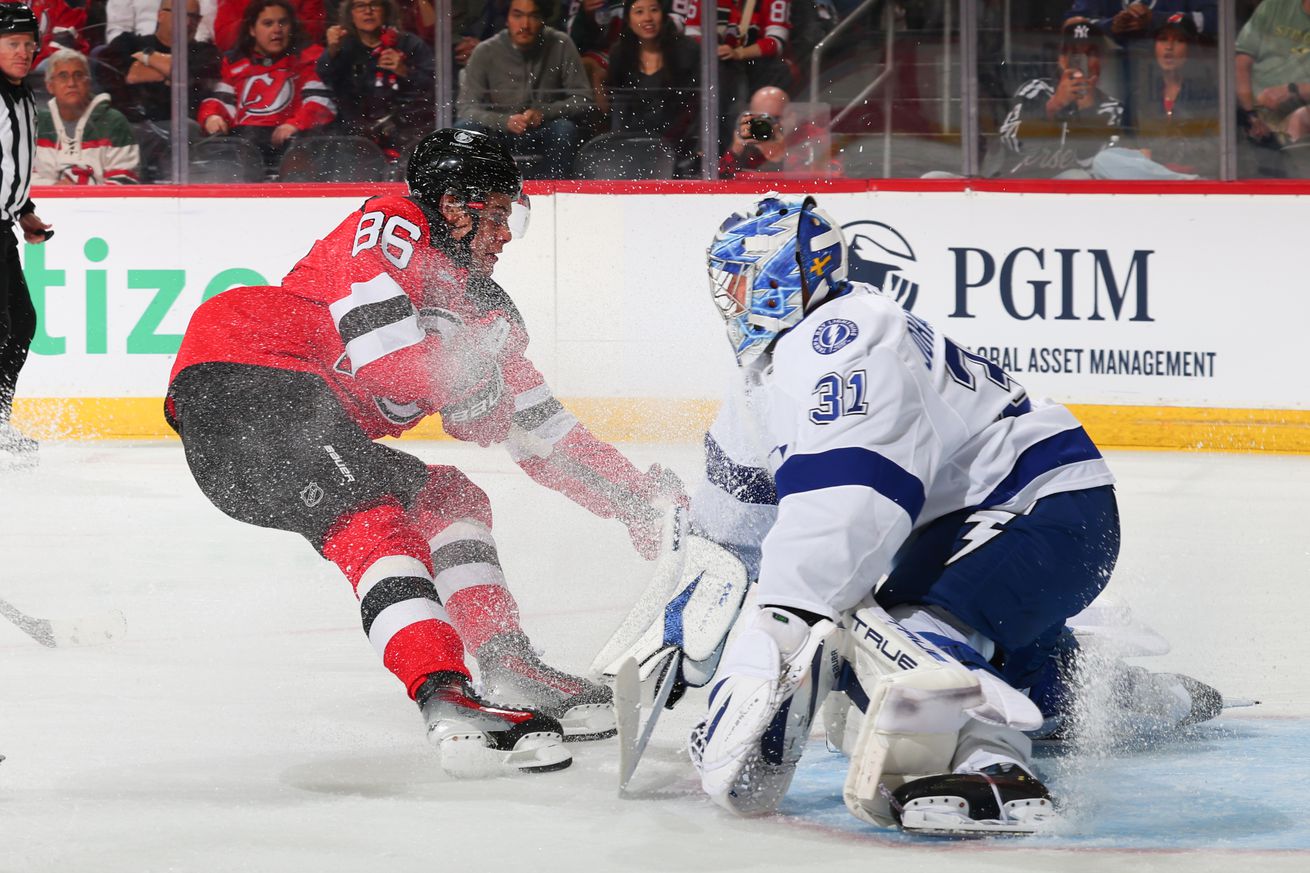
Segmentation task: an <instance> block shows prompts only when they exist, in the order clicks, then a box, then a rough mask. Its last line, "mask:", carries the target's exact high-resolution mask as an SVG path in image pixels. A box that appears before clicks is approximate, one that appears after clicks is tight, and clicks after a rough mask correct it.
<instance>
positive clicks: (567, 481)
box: [503, 334, 648, 518]
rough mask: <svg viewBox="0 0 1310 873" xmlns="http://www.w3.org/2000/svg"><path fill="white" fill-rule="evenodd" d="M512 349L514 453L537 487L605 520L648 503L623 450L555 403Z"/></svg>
mask: <svg viewBox="0 0 1310 873" xmlns="http://www.w3.org/2000/svg"><path fill="white" fill-rule="evenodd" d="M525 345H526V334H523V343H522V345H515V346H511V352H512V354H510V355H508V356H507V357H506V359H505V362H504V365H503V370H504V373H505V384H506V388H507V389H508V390H507V392H506V393H507V394H509V395H510V396H511V397H510V399H511V400H512V402H513V404H514V414H513V418H512V419H511V427H510V429H509V437H508V443H509V452H510V456H511V457H512V458H513V459H514V461H515V463H517V464H518V465H519V467H521V468H522V469H523V471H524V472H525V473H527V474H528V475H529V476H531V477H532V478H533V479H534V480H536V481H537V482H538V483H540V484H542V485H545V486H546V487H548V488H551V489H553V490H555V491H558V492H560V493H561V494H563V495H564V496H565V497H568V498H569V499H570V500H572V501H574V502H575V503H577V504H579V505H580V506H582V507H584V508H586V509H587V510H589V511H591V512H592V513H594V514H595V515H598V516H600V517H601V518H615V517H617V518H627V517H629V516H630V515H631V514H632V512H633V511H634V507H638V506H640V505H644V504H646V503H647V502H648V501H647V499H646V498H645V497H644V496H643V494H642V493H641V489H642V488H643V477H642V474H641V472H640V471H638V470H637V468H636V467H634V466H632V462H630V461H629V460H628V459H627V458H625V457H624V456H623V455H622V454H620V453H619V451H618V449H616V448H614V447H613V446H611V445H610V444H609V443H606V442H603V441H602V440H599V439H597V438H596V436H595V435H594V434H592V432H591V431H589V430H587V428H586V427H585V426H583V424H582V423H581V422H579V421H578V419H577V418H576V417H574V415H573V413H571V412H569V411H568V410H567V409H565V408H564V406H563V404H561V403H560V402H559V400H557V399H556V398H555V395H554V393H553V392H552V391H551V389H550V386H549V385H547V384H546V380H545V379H544V378H543V377H542V375H541V373H540V372H538V370H537V368H536V367H534V366H533V365H532V363H531V361H529V360H528V359H527V357H526V356H525V355H524V354H523V352H524V349H523V346H525Z"/></svg>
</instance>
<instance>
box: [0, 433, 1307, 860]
mask: <svg viewBox="0 0 1310 873" xmlns="http://www.w3.org/2000/svg"><path fill="white" fill-rule="evenodd" d="M405 446H406V448H408V449H409V450H411V451H414V452H415V453H417V454H419V455H421V456H422V457H424V458H425V459H426V460H428V461H430V462H443V463H456V464H458V465H459V466H460V467H461V468H462V469H464V470H465V471H466V472H467V473H469V475H470V476H471V477H472V478H473V479H474V480H475V481H476V482H477V483H478V484H479V485H481V486H482V487H483V488H485V489H486V490H487V492H488V493H489V494H490V495H491V498H492V504H493V507H494V508H495V511H496V533H497V537H498V538H499V541H500V545H501V557H502V560H503V562H504V565H505V571H506V574H507V575H508V577H509V579H510V581H511V585H512V586H513V587H514V589H515V591H516V593H517V595H518V597H519V599H520V602H521V604H522V606H523V612H524V618H525V623H526V625H527V627H528V630H529V631H530V632H531V633H532V635H533V637H534V639H535V641H536V642H537V644H538V645H539V646H542V647H544V648H545V649H546V652H547V656H548V658H549V659H550V660H551V661H552V662H554V663H557V664H559V665H560V666H564V667H569V668H573V669H579V670H580V669H583V668H585V666H586V665H587V664H589V663H590V661H591V657H592V655H593V654H594V653H595V652H596V650H597V649H598V648H599V647H600V645H601V644H602V643H603V642H604V640H605V638H606V637H607V635H608V632H609V630H610V629H611V628H612V627H613V626H614V625H615V624H617V622H618V621H619V620H620V618H622V616H623V614H624V612H625V611H626V609H627V607H628V606H629V605H630V604H631V602H632V601H633V600H634V599H635V598H636V596H637V594H638V592H639V591H640V589H641V587H642V585H643V584H644V581H645V576H646V574H647V572H648V569H647V568H648V565H646V564H644V562H642V561H641V560H640V559H638V558H636V557H635V556H634V555H633V554H632V552H631V550H630V548H629V546H628V543H627V537H626V534H625V533H624V531H623V529H622V527H621V526H620V525H618V524H617V523H615V522H612V521H610V522H606V521H600V520H597V519H595V518H593V517H591V516H590V515H588V514H587V513H585V512H584V511H583V510H581V509H579V508H578V507H576V506H574V505H572V504H571V503H569V502H568V501H567V500H565V499H564V498H562V497H559V496H558V495H555V494H553V493H551V492H548V491H545V490H543V489H542V488H540V487H538V486H536V485H535V484H533V483H532V482H531V481H530V480H528V479H527V477H526V476H524V475H522V474H521V473H519V472H518V471H517V469H516V468H515V467H513V465H512V464H511V463H510V462H509V461H508V459H507V458H506V457H505V456H504V455H503V454H502V453H498V452H496V451H494V450H479V449H477V448H475V447H465V446H459V445H451V444H446V443H441V444H437V443H431V444H424V443H418V444H405ZM628 452H629V454H630V456H631V457H633V458H634V460H636V461H638V462H639V463H642V464H645V463H650V462H652V461H657V460H658V461H661V462H664V463H670V464H671V465H672V466H673V467H674V468H675V469H677V470H678V471H679V472H681V473H683V474H684V476H687V477H690V476H691V475H692V473H693V471H694V466H695V464H696V461H697V451H696V449H694V448H693V447H689V446H677V447H672V448H661V447H651V446H632V447H629V449H628ZM1110 460H1111V463H1112V464H1113V466H1114V468H1115V471H1116V473H1117V474H1118V475H1119V477H1120V501H1121V509H1122V512H1123V522H1124V548H1123V557H1122V560H1121V563H1120V569H1119V572H1118V573H1117V574H1116V578H1115V580H1114V582H1113V583H1112V588H1113V590H1114V591H1116V593H1117V594H1118V595H1119V596H1120V597H1121V598H1123V599H1125V600H1126V601H1127V602H1129V603H1130V604H1131V605H1132V607H1133V610H1134V612H1135V614H1136V616H1137V617H1138V618H1139V619H1141V620H1143V621H1146V622H1147V623H1149V624H1151V625H1152V626H1154V627H1155V628H1156V629H1157V630H1159V631H1160V632H1162V633H1163V634H1164V635H1165V636H1166V637H1167V638H1168V639H1169V640H1170V642H1171V643H1172V645H1173V649H1172V651H1171V652H1170V653H1169V654H1167V655H1164V656H1161V657H1158V658H1153V659H1151V665H1152V666H1153V667H1155V668H1159V669H1178V670H1184V671H1186V672H1189V673H1192V674H1193V675H1196V676H1197V677H1199V678H1202V679H1205V680H1207V681H1209V682H1211V683H1213V684H1214V685H1216V686H1218V687H1219V688H1220V689H1221V690H1223V691H1225V692H1226V693H1228V694H1230V695H1234V696H1242V697H1255V698H1259V699H1260V700H1262V701H1264V703H1263V704H1262V705H1261V706H1260V707H1257V708H1255V709H1252V710H1238V711H1234V712H1233V713H1230V714H1229V715H1226V716H1225V717H1223V718H1222V719H1220V720H1219V721H1218V722H1216V723H1213V724H1211V725H1206V726H1204V727H1202V728H1200V729H1198V730H1197V731H1195V732H1194V733H1192V734H1191V735H1189V736H1187V737H1185V738H1182V739H1179V740H1176V741H1174V742H1171V743H1169V744H1165V745H1163V746H1159V747H1156V748H1150V749H1140V748H1134V749H1117V750H1116V749H1109V750H1097V751H1096V752H1087V753H1085V754H1082V755H1081V756H1080V755H1078V754H1074V755H1073V756H1068V755H1065V756H1057V755H1050V754H1044V755H1043V757H1042V759H1041V761H1040V764H1041V767H1042V769H1043V773H1044V774H1045V775H1047V776H1048V777H1049V778H1050V779H1051V782H1052V784H1053V785H1054V787H1055V788H1056V789H1057V790H1058V791H1060V792H1061V793H1062V794H1063V795H1064V796H1065V797H1066V798H1067V799H1068V800H1070V801H1071V803H1072V814H1071V822H1070V825H1069V827H1068V828H1066V829H1065V831H1064V832H1062V833H1060V834H1057V835H1054V836H1051V837H1046V838H1043V839H1040V840H1027V841H1024V840H1003V841H993V842H987V843H980V842H976V841H973V842H943V841H927V840H924V839H917V840H910V839H906V838H904V837H901V836H898V835H896V834H891V833H887V832H882V831H877V830H874V829H872V828H869V827H866V826H864V825H862V824H860V823H859V822H857V821H856V820H855V819H853V818H851V817H850V816H849V815H848V814H846V812H845V811H844V809H843V808H842V806H841V800H840V781H841V774H842V772H843V767H844V764H843V763H842V761H841V759H839V758H837V757H835V756H831V755H828V754H827V753H826V752H824V750H823V749H822V746H821V744H818V745H817V746H816V747H815V748H814V749H812V750H811V752H810V754H808V755H807V757H806V760H805V761H804V762H803V764H802V770H801V772H800V774H799V775H798V777H797V782H796V785H795V788H794V790H793V792H792V795H791V796H790V797H789V798H788V800H787V802H786V805H785V807H784V810H783V814H781V815H779V816H775V817H772V818H768V819H761V820H750V821H746V820H736V819H733V818H731V817H729V816H727V815H726V814H723V813H720V812H719V811H718V810H717V809H715V808H714V807H712V806H711V805H710V804H709V803H708V802H707V801H706V800H704V799H703V798H702V797H701V796H700V795H699V793H698V791H697V788H696V783H695V781H694V779H693V776H692V771H691V768H690V765H689V764H688V763H687V761H686V756H685V752H684V751H683V745H684V738H685V736H686V731H687V728H688V727H689V726H690V723H691V722H692V720H693V719H694V717H695V716H696V715H697V712H698V708H697V706H696V704H697V703H698V702H699V701H698V700H696V699H689V700H688V702H687V703H685V704H683V705H681V706H680V707H679V708H678V709H677V710H675V711H673V712H671V713H668V714H667V715H666V717H665V718H664V720H662V721H661V723H660V726H659V728H658V730H657V732H656V736H655V739H654V740H653V741H652V747H651V749H650V751H649V754H648V759H647V760H646V761H644V762H643V764H642V767H641V769H640V770H639V771H638V773H637V775H636V777H635V779H634V781H633V786H632V787H633V789H634V790H635V792H636V797H634V798H632V799H626V800H619V799H618V798H617V796H616V792H615V782H616V775H615V773H616V769H617V761H616V752H615V749H614V746H613V744H612V743H591V744H581V745H578V746H575V747H574V751H575V764H574V766H573V767H572V768H571V769H569V770H567V771H564V772H562V773H556V774H549V775H542V776H536V777H520V778H516V779H499V780H493V781H487V782H455V781H451V780H448V779H446V778H445V777H444V776H443V775H442V774H441V771H440V769H439V768H438V766H437V761H436V755H435V751H434V750H433V749H431V748H430V747H429V746H428V745H427V744H426V742H425V740H424V738H423V731H422V728H421V725H420V722H419V718H418V714H417V711H416V709H415V708H414V706H413V704H412V703H410V702H409V701H408V700H407V699H406V698H405V695H404V693H403V691H402V690H401V688H400V686H399V683H397V682H396V681H395V680H394V679H393V678H392V677H391V676H390V674H388V673H387V672H386V671H385V670H384V669H383V668H382V666H381V664H380V663H379V661H378V659H377V657H376V655H375V654H374V652H373V650H372V649H371V648H370V646H369V645H368V642H367V641H366V639H365V638H364V636H363V634H362V632H361V630H360V626H359V618H358V612H357V608H356V605H355V602H354V599H353V597H352V595H351V594H350V591H349V586H348V585H347V584H346V582H345V581H344V580H343V579H342V578H341V577H340V576H339V575H338V574H337V572H336V571H335V570H334V569H333V568H332V567H331V566H330V565H328V564H326V563H325V562H323V561H322V560H320V559H319V558H318V557H317V556H316V555H315V553H314V552H313V550H312V549H311V548H309V546H308V545H306V544H305V543H304V542H303V541H301V540H299V539H298V538H297V537H295V536H293V535H290V534H285V533H279V532H274V531H264V530H259V529H256V528H252V527H247V526H245V525H242V524H239V523H238V522H235V521H232V520H230V519H228V518H226V517H224V516H223V515H221V514H220V513H219V512H218V511H217V510H215V509H213V508H212V507H211V506H210V505H209V504H208V503H207V502H206V501H205V500H204V498H203V497H202V496H201V495H200V493H199V491H198V490H197V489H196V487H195V486H194V485H193V484H192V482H191V480H190V477H189V475H188V473H187V470H186V465H185V462H184V459H183V457H182V452H181V450H180V448H179V447H178V445H177V444H176V443H142V444H126V443H92V444H64V445H47V446H45V447H43V449H42V461H41V466H40V468H38V469H37V470H35V471H31V472H9V473H2V474H0V495H2V496H0V554H3V569H2V570H0V597H4V598H5V599H7V600H10V601H12V602H13V603H15V604H16V605H18V606H19V607H21V608H22V609H24V610H26V611H27V612H29V613H32V614H34V615H38V616H42V617H76V616H78V615H83V614H92V613H95V612H97V611H99V610H105V609H113V608H116V609H121V610H122V611H123V612H124V613H125V614H126V615H127V617H128V631H127V635H126V637H125V638H124V639H123V640H121V641H116V642H112V643H109V644H107V645H103V646H98V647H93V648H77V649H64V650H60V649H45V648H42V647H41V646H39V645H37V644H36V643H34V642H33V641H32V640H30V639H28V638H27V637H26V636H24V635H23V634H22V633H21V632H19V631H18V630H17V629H15V628H13V627H11V626H9V625H8V624H7V623H0V752H2V753H3V754H5V755H7V756H8V760H6V761H4V763H3V764H0V871H6V873H9V871H13V873H18V871H22V873H28V871H33V873H35V871H61V873H77V871H95V873H115V871H132V873H143V871H188V873H189V871H195V873H220V871H237V870H240V871H257V873H262V871H312V873H334V871H343V873H344V871H349V873H361V871H373V870H379V871H382V870H385V871H397V873H402V871H406V873H407V871H432V873H446V871H484V870H493V869H494V870H504V869H508V868H514V869H526V870H533V871H556V870H558V871H612V870H613V871H624V870H640V871H645V870H651V871H688V873H697V871H738V870H740V871H774V870H778V871H803V870H821V871H828V870H860V871H875V873H876V871H879V870H886V869H903V868H910V867H921V868H922V869H925V870H930V871H933V873H936V871H953V870H966V869H967V870H970V871H986V870H1060V871H1071V873H1080V871H1087V870H1111V869H1114V870H1116V871H1125V873H1126V871H1130V870H1131V871H1138V870H1171V871H1173V870H1177V871H1189V873H1191V871H1198V870H1230V869H1232V870H1246V869H1259V870H1260V871H1262V873H1264V871H1269V870H1289V871H1291V870H1297V871H1305V870H1310V825H1308V824H1307V815H1306V812H1305V810H1306V808H1307V806H1308V805H1310V798H1308V797H1307V792H1306V787H1305V786H1306V776H1307V774H1310V760H1308V756H1310V670H1308V669H1307V660H1308V659H1307V655H1308V654H1310V643H1307V641H1306V637H1305V634H1304V626H1305V623H1306V617H1307V614H1310V610H1307V604H1310V538H1307V537H1306V535H1305V532H1304V531H1305V516H1306V510H1307V509H1310V497H1307V494H1308V493H1310V458H1304V457H1272V456H1226V455H1199V454H1197V455H1192V454H1183V455H1180V454H1166V453H1113V454H1112V455H1111V458H1110ZM892 865H894V866H892Z"/></svg>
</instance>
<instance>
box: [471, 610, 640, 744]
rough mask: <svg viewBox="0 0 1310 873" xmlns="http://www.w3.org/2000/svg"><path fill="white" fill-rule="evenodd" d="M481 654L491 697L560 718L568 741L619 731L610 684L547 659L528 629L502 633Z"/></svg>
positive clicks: (481, 670)
mask: <svg viewBox="0 0 1310 873" xmlns="http://www.w3.org/2000/svg"><path fill="white" fill-rule="evenodd" d="M477 659H478V672H479V673H480V674H481V676H482V688H483V690H484V691H485V692H486V694H487V696H488V697H489V698H491V699H492V700H495V701H497V702H500V703H505V704H514V705H526V706H530V707H532V708H533V709H535V710H537V711H538V712H541V713H544V714H546V715H548V716H550V717H552V718H555V719H558V720H559V723H560V726H561V727H562V728H563V730H564V739H565V741H566V742H575V741H580V740H600V739H605V738H606V737H612V736H614V734H615V733H616V732H617V730H618V728H617V726H616V724H615V720H614V695H613V693H612V692H611V691H610V689H609V688H608V687H606V686H604V685H600V684H597V683H595V682H591V681H589V680H587V679H583V678H582V677H581V676H573V675H570V674H568V673H565V672H563V671H562V670H556V669H555V668H554V667H550V666H547V665H546V664H543V663H542V661H541V659H540V658H538V657H537V654H536V652H534V651H533V650H532V643H531V642H529V640H528V638H527V637H526V636H524V635H523V634H521V633H502V634H497V635H496V636H494V637H492V638H491V639H490V640H487V642H486V643H484V644H483V645H482V647H481V648H479V649H478V652H477Z"/></svg>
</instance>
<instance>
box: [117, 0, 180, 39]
mask: <svg viewBox="0 0 1310 873" xmlns="http://www.w3.org/2000/svg"><path fill="white" fill-rule="evenodd" d="M165 2H167V0H165ZM161 5H163V4H161V3H160V0H108V2H107V3H105V45H108V44H109V43H111V42H113V41H114V40H115V39H117V38H118V37H119V36H121V35H122V34H124V33H135V34H137V35H139V36H145V35H146V34H150V33H154V32H155V19H156V18H157V17H158V13H159V7H160V6H161Z"/></svg>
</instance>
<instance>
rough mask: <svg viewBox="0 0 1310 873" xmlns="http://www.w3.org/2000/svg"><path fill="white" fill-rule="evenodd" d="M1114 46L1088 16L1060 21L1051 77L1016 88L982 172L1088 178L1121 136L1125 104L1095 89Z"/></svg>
mask: <svg viewBox="0 0 1310 873" xmlns="http://www.w3.org/2000/svg"><path fill="white" fill-rule="evenodd" d="M1106 50H1113V43H1111V42H1109V40H1107V39H1106V37H1105V35H1104V33H1103V32H1102V31H1101V29H1100V28H1099V27H1097V26H1096V24H1095V23H1094V22H1092V21H1090V20H1089V19H1086V18H1070V19H1069V20H1068V21H1066V22H1065V23H1064V28H1063V32H1062V38H1061V41H1060V56H1059V59H1058V63H1059V69H1060V75H1059V77H1058V78H1055V79H1032V80H1030V81H1028V82H1025V83H1024V84H1023V85H1021V86H1020V87H1019V90H1018V91H1016V92H1015V95H1014V106H1013V107H1012V108H1011V109H1010V112H1009V114H1008V115H1006V117H1005V120H1004V121H1003V122H1002V123H1001V130H1000V146H1001V147H1000V148H998V149H994V150H993V151H992V152H991V153H990V154H989V155H988V160H987V162H986V164H985V166H984V168H983V169H984V175H987V176H1005V177H1009V178H1039V179H1052V178H1056V179H1088V178H1092V174H1091V166H1092V160H1093V158H1095V157H1096V155H1097V154H1098V153H1100V152H1101V151H1102V150H1104V149H1107V148H1110V147H1112V146H1114V145H1117V144H1118V143H1119V140H1120V138H1121V137H1122V136H1123V133H1124V130H1123V113H1124V108H1123V104H1122V103H1120V102H1119V100H1117V99H1116V98H1114V97H1111V96H1110V95H1109V94H1106V93H1105V92H1104V91H1102V90H1101V89H1100V87H1099V84H1100V80H1101V62H1102V55H1103V52H1104V51H1106Z"/></svg>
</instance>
